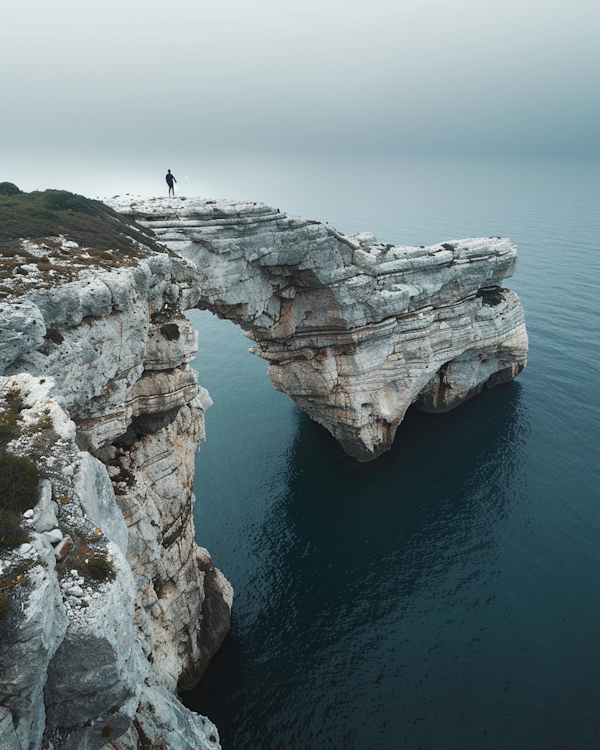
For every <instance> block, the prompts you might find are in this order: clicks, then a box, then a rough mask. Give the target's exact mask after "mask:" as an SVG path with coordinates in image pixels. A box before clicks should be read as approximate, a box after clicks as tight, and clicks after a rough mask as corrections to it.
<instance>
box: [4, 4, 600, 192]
mask: <svg viewBox="0 0 600 750" xmlns="http://www.w3.org/2000/svg"><path fill="white" fill-rule="evenodd" d="M2 16H3V17H2V23H1V25H0V56H1V62H2V65H1V67H0V70H1V72H0V77H1V82H2V89H1V91H2V99H1V102H2V103H1V108H0V131H1V136H2V138H1V146H0V179H11V175H12V176H13V177H14V180H13V181H16V179H17V178H16V177H15V174H16V175H17V177H18V176H21V179H22V180H23V179H24V180H25V181H26V182H27V183H28V185H29V188H31V187H32V186H33V183H34V182H35V179H34V176H35V174H36V169H37V170H38V173H39V174H42V173H43V174H44V175H46V176H48V175H50V173H52V174H56V176H57V178H58V179H60V176H61V166H60V165H61V164H63V165H70V164H72V163H75V162H78V163H80V164H82V163H85V164H89V168H90V169H92V168H93V169H98V170H101V169H105V170H106V169H111V168H112V165H114V166H115V167H116V166H117V165H119V164H133V165H135V164H137V165H138V167H139V169H140V170H145V169H148V170H149V169H151V168H152V169H153V168H154V164H155V162H156V163H157V164H159V163H160V164H161V165H162V166H161V167H160V170H161V172H162V171H164V169H163V166H164V165H165V164H167V163H169V164H171V165H172V166H173V165H174V164H176V163H177V162H178V161H179V162H181V161H184V160H185V159H186V158H187V157H189V156H190V155H192V154H193V155H194V158H199V159H202V158H203V157H213V156H214V155H215V154H219V153H227V154H232V153H234V152H236V153H240V154H247V153H250V152H252V153H260V152H264V153H270V154H273V153H278V152H281V153H284V152H285V153H295V154H303V153H305V154H310V155H312V156H314V155H319V154H322V155H324V156H328V155H332V154H341V155H343V154H345V153H351V154H353V155H356V154H379V155H390V156H391V155H407V156H415V155H433V154H438V155H454V156H457V155H465V156H498V155H501V156H510V157H515V156H522V155H523V156H570V157H593V156H598V152H599V147H598V137H597V133H598V126H599V125H600V98H599V96H598V80H597V79H598V71H599V70H600V59H599V58H600V54H599V51H598V50H599V47H600V45H598V43H597V33H598V28H599V27H600V4H599V3H598V2H597V0H493V1H492V0H454V1H453V2H452V3H450V2H448V0H369V2H367V1H366V0H364V1H361V2H357V1H356V0H345V1H344V2H342V1H341V0H305V1H304V2H301V3H300V2H290V0H279V1H278V2H275V1H274V0H254V1H252V0H219V2H211V3H208V2H206V0H171V1H170V2H168V3H167V2H164V0H160V2H159V0H144V2H141V0H118V1H117V0H104V2H102V3H99V2H86V3H82V2H81V0H19V2H18V3H11V4H5V5H4V7H3V13H2ZM49 165H51V166H49ZM48 170H50V171H48Z"/></svg>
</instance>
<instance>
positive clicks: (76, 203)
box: [0, 182, 169, 291]
mask: <svg viewBox="0 0 600 750" xmlns="http://www.w3.org/2000/svg"><path fill="white" fill-rule="evenodd" d="M152 251H155V252H161V253H165V252H169V251H168V250H167V249H166V248H165V247H164V245H161V244H160V243H159V242H157V241H156V238H155V237H154V235H153V233H152V232H151V230H149V229H145V228H144V227H142V226H139V225H138V224H136V223H135V222H134V221H132V219H131V218H126V217H124V216H122V215H121V214H119V213H117V212H116V211H114V210H113V209H112V208H109V207H108V206H106V205H105V204H104V203H102V202H100V201H95V200H90V199H89V198H85V197H84V196H83V195H77V194H76V193H69V192H67V191H66V190H45V191H44V192H37V191H35V192H31V193H24V192H21V191H20V190H19V188H18V187H17V186H16V185H13V184H12V183H10V182H0V264H1V265H0V279H9V278H11V277H13V276H14V274H15V273H19V272H20V270H19V269H20V268H21V267H23V265H24V264H35V265H36V266H37V268H38V269H39V271H40V272H48V271H50V270H52V271H54V272H57V273H61V275H63V272H65V271H67V269H70V270H74V269H75V268H84V267H86V266H90V265H100V266H113V267H118V266H122V265H127V264H131V263H135V262H136V260H137V259H139V258H142V257H144V256H145V255H147V254H148V253H150V252H152ZM26 267H27V266H26ZM34 270H35V269H34ZM2 291H4V290H2ZM7 291H8V290H7Z"/></svg>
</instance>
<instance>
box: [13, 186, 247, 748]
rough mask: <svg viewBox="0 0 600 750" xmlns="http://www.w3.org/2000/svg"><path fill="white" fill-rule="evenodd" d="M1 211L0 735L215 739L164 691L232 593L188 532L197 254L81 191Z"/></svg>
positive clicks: (196, 425) (28, 198) (143, 741)
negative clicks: (167, 244)
mask: <svg viewBox="0 0 600 750" xmlns="http://www.w3.org/2000/svg"><path fill="white" fill-rule="evenodd" d="M2 212H4V215H2ZM20 212H21V213H20ZM23 212H27V215H25V216H23V215H22V213H23ZM0 217H1V218H2V219H3V221H1V222H0V253H1V254H2V271H1V275H0V294H1V295H2V296H1V297H0V321H1V325H0V374H1V377H0V459H1V460H2V472H1V473H2V483H3V486H2V490H1V491H0V740H1V741H0V745H2V747H3V748H6V750H13V749H14V750H24V749H25V748H27V749H28V750H37V749H38V748H48V750H50V748H64V750H82V749H84V750H95V749H96V748H100V747H103V746H104V745H107V743H110V744H109V745H107V747H111V748H121V749H122V750H133V749H134V748H136V749H137V748H138V747H156V748H159V747H164V748H173V750H197V748H201V749H204V750H209V749H211V750H212V749H213V748H218V747H219V742H218V732H217V730H216V729H215V727H214V726H213V725H212V724H211V723H210V722H209V721H208V720H207V719H205V718H203V717H200V716H198V715H196V714H193V713H192V712H189V711H187V709H185V708H184V707H183V706H182V705H181V704H180V703H179V701H178V699H177V697H176V691H177V689H185V688H188V687H190V686H192V685H194V684H195V683H196V682H197V680H198V679H199V677H200V675H201V674H202V671H203V670H204V668H205V667H206V665H207V663H208V661H209V659H210V658H211V656H212V655H213V654H214V653H215V652H216V650H217V649H218V648H219V646H220V644H221V642H222V640H223V638H224V637H225V635H226V633H227V630H228V628H229V615H230V611H231V604H232V596H233V591H232V589H231V586H230V585H229V584H228V582H227V581H226V580H225V578H224V577H223V575H222V574H221V573H220V572H219V571H218V570H217V569H215V568H214V566H213V565H212V562H211V560H210V556H209V555H208V553H207V552H206V550H203V549H202V548H199V547H197V546H196V544H195V543H194V524H193V519H192V512H191V511H192V503H193V495H192V481H193V473H194V457H195V453H196V451H197V449H198V447H199V443H200V442H201V441H202V440H204V410H205V409H206V408H207V407H208V406H210V404H211V401H210V398H209V396H208V394H207V392H206V391H205V390H204V389H203V388H200V387H199V386H198V384H197V381H196V374H195V372H194V371H193V370H191V369H190V368H189V365H188V363H189V361H190V360H191V359H192V358H193V356H194V354H195V352H196V335H195V332H194V331H193V329H192V328H191V326H190V324H189V322H188V321H187V319H186V318H185V317H184V315H183V310H185V309H187V308H188V307H191V306H193V304H194V302H195V291H194V292H193V294H192V292H191V290H195V289H196V285H195V280H194V279H195V266H194V265H193V264H192V263H190V262H189V261H186V260H184V259H181V258H178V257H176V256H175V255H174V254H171V253H169V252H168V251H167V250H166V249H165V248H164V247H162V246H161V245H159V244H158V243H156V241H155V240H154V238H153V237H152V235H151V234H150V233H148V232H145V231H144V230H143V229H141V228H140V227H138V226H136V225H134V224H133V223H132V222H129V221H127V220H124V219H123V218H122V217H121V216H119V215H118V214H116V213H115V212H113V211H111V210H110V209H108V208H106V206H104V205H103V204H101V203H97V202H95V201H88V200H87V199H85V198H82V197H81V196H72V195H71V194H68V193H62V192H60V191H47V193H43V194H15V195H11V196H0ZM42 232H44V234H43V235H42ZM40 235H42V236H40ZM23 477H25V478H26V479H27V480H28V484H27V483H24V480H23Z"/></svg>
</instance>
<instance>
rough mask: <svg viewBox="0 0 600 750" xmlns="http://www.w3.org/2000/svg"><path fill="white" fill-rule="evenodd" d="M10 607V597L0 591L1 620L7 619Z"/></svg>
mask: <svg viewBox="0 0 600 750" xmlns="http://www.w3.org/2000/svg"><path fill="white" fill-rule="evenodd" d="M9 607H10V596H9V595H8V594H5V593H4V591H0V620H3V619H4V618H5V617H6V614H7V612H8V608H9Z"/></svg>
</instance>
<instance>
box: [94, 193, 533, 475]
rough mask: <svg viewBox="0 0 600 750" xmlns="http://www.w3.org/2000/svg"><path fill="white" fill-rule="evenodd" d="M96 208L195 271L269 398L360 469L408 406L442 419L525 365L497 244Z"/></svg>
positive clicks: (203, 297) (176, 210)
mask: <svg viewBox="0 0 600 750" xmlns="http://www.w3.org/2000/svg"><path fill="white" fill-rule="evenodd" d="M108 203H109V204H110V205H111V206H112V207H113V208H115V209H116V210H118V211H120V212H121V213H123V214H125V215H127V216H128V217H131V218H134V219H136V220H137V221H138V222H139V223H140V224H142V225H144V226H146V227H149V228H151V229H152V230H153V231H154V232H155V233H156V235H157V236H158V238H159V239H160V240H162V241H163V242H164V243H165V244H166V245H167V246H168V247H169V248H171V249H172V250H174V251H176V252H177V254H179V255H181V256H183V257H185V258H188V259H190V260H192V261H193V262H194V264H195V265H196V268H197V284H198V292H199V293H198V299H197V300H196V305H197V306H198V307H200V308H206V309H210V310H212V311H213V312H215V313H217V314H218V315H220V316H222V317H226V318H229V319H230V320H233V321H234V322H235V323H238V324H239V325H240V326H241V327H242V328H243V329H244V330H245V331H246V332H247V334H248V336H249V337H251V338H252V339H254V341H255V342H256V344H257V345H256V347H255V348H254V349H253V350H252V351H254V352H255V353H256V354H258V355H259V356H261V357H264V358H265V359H267V360H268V361H269V376H270V378H271V380H272V381H273V383H274V385H275V387H276V388H277V389H278V390H281V391H284V392H285V393H287V394H289V395H290V396H291V397H292V398H293V399H294V401H295V402H296V403H297V404H298V405H299V406H300V407H301V408H302V409H303V410H304V411H306V412H307V413H308V414H309V415H310V416H311V417H312V418H313V419H314V420H316V421H317V422H319V423H321V424H322V425H324V426H325V427H326V428H327V429H328V430H329V431H330V432H331V434H332V435H334V436H335V437H336V438H337V440H339V442H340V443H341V445H342V446H343V448H344V449H345V450H346V451H347V452H348V453H349V454H350V455H352V456H354V457H355V458H357V459H358V460H360V461H367V460H370V459H372V458H374V457H376V456H378V455H379V454H380V453H382V452H383V451H385V450H387V449H388V448H389V447H390V446H391V444H392V441H393V439H394V435H395V433H396V429H397V427H398V425H399V424H400V422H401V421H402V419H403V418H404V415H405V413H406V410H407V409H408V407H409V406H410V405H411V404H415V405H416V406H417V407H418V408H421V409H425V410H427V411H438V412H439V411H447V410H448V409H451V408H453V407H455V406H457V405H458V404H460V403H462V402H463V401H464V400H465V399H467V398H470V397H471V396H473V395H475V394H476V393H478V392H479V391H480V390H481V389H482V388H483V387H485V386H487V387H492V386H494V385H497V384H500V383H505V382H507V381H509V380H511V379H512V378H514V377H515V376H516V375H517V374H518V373H519V372H520V371H521V370H522V369H523V367H524V366H525V364H526V357H527V334H526V331H525V321H524V315H523V309H522V307H521V304H520V302H519V300H518V298H517V295H516V294H515V293H514V292H511V291H510V290H508V289H506V288H504V287H503V283H504V280H505V279H506V278H507V277H509V276H511V275H512V273H513V272H514V270H515V266H516V249H515V247H514V246H513V245H512V244H511V243H510V241H509V240H506V239H501V238H499V237H485V238H474V239H464V240H451V241H448V242H443V243H441V244H436V245H432V246H428V247H424V246H421V247H403V246H394V245H390V244H382V243H379V242H377V241H376V239H375V238H374V237H373V236H372V235H370V234H356V235H352V236H347V235H343V234H341V233H340V232H338V231H336V230H335V229H333V227H331V226H329V225H328V224H325V223H322V222H316V221H306V220H304V219H300V218H297V217H294V216H287V215H285V214H282V213H280V212H279V211H277V210H274V209H272V208H269V207H267V206H265V205H263V204H261V203H235V202H228V201H210V200H199V199H187V200H186V199H179V200H167V199H153V200H143V199H134V198H129V197H126V198H117V199H114V200H112V201H109V202H108Z"/></svg>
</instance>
